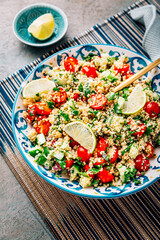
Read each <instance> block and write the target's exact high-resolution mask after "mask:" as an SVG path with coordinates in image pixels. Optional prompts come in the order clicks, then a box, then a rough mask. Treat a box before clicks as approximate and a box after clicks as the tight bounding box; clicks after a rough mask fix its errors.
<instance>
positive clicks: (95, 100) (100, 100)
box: [88, 93, 107, 110]
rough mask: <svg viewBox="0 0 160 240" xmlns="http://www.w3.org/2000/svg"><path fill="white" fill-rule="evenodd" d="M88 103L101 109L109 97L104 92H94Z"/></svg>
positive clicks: (94, 107)
mask: <svg viewBox="0 0 160 240" xmlns="http://www.w3.org/2000/svg"><path fill="white" fill-rule="evenodd" d="M88 103H89V105H90V107H91V108H93V109H97V110H100V109H102V108H103V107H105V105H106V103H107V98H106V97H105V95H103V94H100V93H99V94H93V95H92V96H91V97H90V98H89V99H88Z"/></svg>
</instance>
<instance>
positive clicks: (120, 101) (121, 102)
mask: <svg viewBox="0 0 160 240" xmlns="http://www.w3.org/2000/svg"><path fill="white" fill-rule="evenodd" d="M124 103H125V99H124V98H123V97H119V99H118V105H119V108H120V109H122V108H123V106H124Z"/></svg>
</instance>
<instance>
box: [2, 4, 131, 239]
mask: <svg viewBox="0 0 160 240" xmlns="http://www.w3.org/2000/svg"><path fill="white" fill-rule="evenodd" d="M37 2H38V1H36V0H0V22H1V24H0V26H1V27H0V36H1V37H0V79H2V78H4V77H7V76H8V75H9V74H12V73H13V72H14V71H16V70H18V69H20V68H22V67H23V66H25V65H26V64H28V63H30V62H31V61H33V60H34V59H36V58H37V57H39V56H41V55H42V54H44V53H45V52H47V51H48V50H50V49H53V48H54V47H55V46H56V45H52V46H50V47H48V48H33V47H29V46H27V45H24V44H22V43H21V42H19V40H18V39H16V37H15V36H14V34H13V31H12V21H13V18H14V16H15V14H16V13H17V12H18V11H19V10H20V9H22V8H24V7H25V6H27V5H29V4H33V3H37ZM40 2H46V3H50V4H53V5H56V6H58V7H60V8H61V9H62V10H63V11H64V12H65V13H66V15H67V17H68V22H69V27H68V30H67V34H66V35H65V37H64V38H63V39H62V40H61V41H59V42H58V43H57V44H61V43H62V42H64V41H66V40H68V39H70V38H72V37H73V36H75V35H77V34H79V33H81V32H83V31H85V30H86V29H88V28H90V27H92V26H93V25H94V24H96V23H99V22H103V20H104V19H107V18H108V17H110V16H112V15H113V14H115V13H117V12H119V11H121V10H123V9H124V8H126V7H128V6H129V5H130V4H133V3H134V2H135V0H114V1H111V0H97V1H96V0H81V1H80V0H59V1H57V0H43V1H40ZM0 239H2V240H29V239H38V240H40V239H42V240H43V239H45V240H48V239H53V237H52V235H51V233H50V232H49V230H48V228H47V227H46V225H45V224H44V222H43V220H42V219H41V217H40V216H39V214H38V212H37V211H36V209H35V208H34V206H33V205H32V203H31V202H30V200H29V199H28V197H27V195H26V194H25V192H24V191H23V189H22V187H21V186H20V184H19V183H18V181H17V180H16V178H15V177H14V175H13V173H12V172H11V170H10V169H9V167H8V166H7V164H6V163H5V162H4V160H3V159H2V158H1V159H0Z"/></svg>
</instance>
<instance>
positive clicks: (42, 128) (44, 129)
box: [35, 116, 51, 135]
mask: <svg viewBox="0 0 160 240" xmlns="http://www.w3.org/2000/svg"><path fill="white" fill-rule="evenodd" d="M50 126H51V124H50V122H49V120H48V119H47V118H46V117H45V116H39V117H38V118H37V124H36V127H35V130H36V132H38V133H43V134H45V135H47V134H48V131H49V128H50Z"/></svg>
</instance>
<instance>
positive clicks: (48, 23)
mask: <svg viewBox="0 0 160 240" xmlns="http://www.w3.org/2000/svg"><path fill="white" fill-rule="evenodd" d="M54 27H55V23H54V18H53V15H52V14H51V13H46V14H43V15H41V16H40V17H38V18H37V19H36V20H34V21H33V22H32V24H31V25H30V26H29V27H28V32H29V33H31V34H32V36H33V37H35V38H37V39H38V40H46V39H47V38H49V37H50V36H51V35H52V34H53V31H54Z"/></svg>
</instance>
